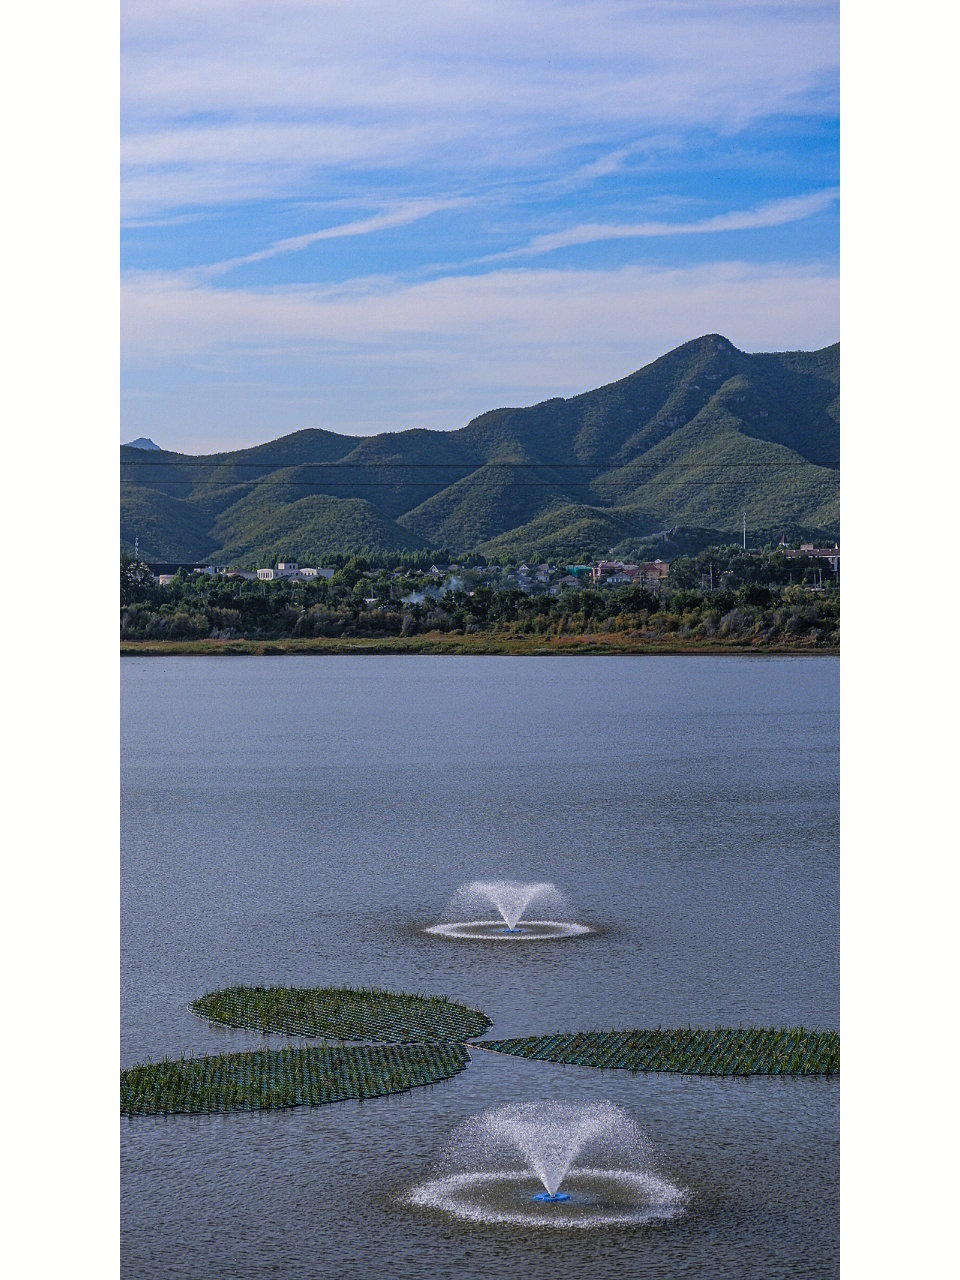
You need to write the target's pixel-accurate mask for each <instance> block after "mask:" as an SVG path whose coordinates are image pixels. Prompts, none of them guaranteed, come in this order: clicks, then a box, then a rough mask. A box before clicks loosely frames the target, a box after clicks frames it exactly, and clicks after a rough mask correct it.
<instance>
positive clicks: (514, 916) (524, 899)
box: [425, 880, 591, 942]
mask: <svg viewBox="0 0 960 1280" xmlns="http://www.w3.org/2000/svg"><path fill="white" fill-rule="evenodd" d="M491 907H492V908H494V909H495V910H496V911H497V913H498V915H499V919H497V918H493V919H491V918H490V917H489V915H487V916H483V917H481V918H478V919H473V918H469V919H463V918H462V917H463V916H470V917H472V916H473V915H475V914H476V915H479V913H480V912H481V911H484V910H485V911H487V912H489V911H490V909H491ZM528 910H530V911H531V912H533V911H534V910H535V911H536V918H531V917H528V916H526V915H525V912H527V911H528ZM569 914H570V911H569V906H568V904H567V901H566V899H565V898H564V896H563V894H562V893H561V892H560V890H559V889H558V888H557V886H556V885H555V884H552V883H550V882H545V881H539V882H535V881H521V880H473V881H471V882H470V883H469V884H465V885H461V887H460V888H459V889H458V890H457V892H456V894H455V896H454V898H453V900H452V902H451V903H450V905H449V906H448V907H447V910H446V912H445V917H444V919H443V920H441V921H440V922H439V923H438V924H433V925H430V926H429V927H428V928H427V929H426V930H425V932H427V933H432V934H438V935H439V936H440V937H443V938H464V939H468V940H472V941H484V942H490V941H497V940H500V939H508V940H510V941H530V942H532V941H540V940H544V939H549V938H574V937H578V936H580V935H582V934H585V933H590V932H591V930H590V928H589V927H588V926H587V925H584V924H577V923H575V922H574V921H573V920H570V919H568V918H567V917H568V916H569ZM545 916H549V918H548V919H547V918H544V917H545Z"/></svg>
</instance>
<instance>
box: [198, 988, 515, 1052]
mask: <svg viewBox="0 0 960 1280" xmlns="http://www.w3.org/2000/svg"><path fill="white" fill-rule="evenodd" d="M190 1008H191V1009H192V1010H193V1011H194V1013H198V1014H200V1015H201V1016H202V1017H205V1018H209V1019H210V1020H211V1021H213V1022H220V1023H224V1024H225V1025H226V1026H229V1027H245V1028H247V1029H249V1030H251V1031H260V1032H263V1033H267V1032H277V1033H279V1034H281V1035H297V1036H331V1037H334V1038H336V1039H338V1040H385V1041H407V1040H437V1041H445V1040H465V1039H468V1038H469V1037H470V1036H478V1035H481V1034H482V1033H483V1032H484V1031H486V1030H487V1028H488V1027H489V1026H490V1025H491V1024H490V1019H489V1018H487V1017H486V1016H485V1015H484V1014H482V1013H480V1012H478V1011H477V1010H476V1009H468V1008H466V1006H465V1005H462V1004H455V1003H454V1002H453V1001H452V1000H446V999H444V998H443V997H442V996H419V995H405V994H403V993H401V992H396V991H381V990H377V989H374V988H361V989H355V988H349V987H227V988H225V989H224V990H223V991H211V992H208V993H207V994H206V995H203V996H201V997H200V998H199V999H198V1000H194V1001H193V1003H192V1004H191V1006H190Z"/></svg>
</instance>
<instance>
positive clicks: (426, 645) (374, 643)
mask: <svg viewBox="0 0 960 1280" xmlns="http://www.w3.org/2000/svg"><path fill="white" fill-rule="evenodd" d="M839 652H840V651H839V649H838V648H836V647H834V646H824V645H817V644H809V645H805V644H796V643H793V644H786V643H780V642H773V643H767V642H762V641H758V642H757V643H752V644H750V643H740V644H734V643H731V642H729V641H723V640H713V639H710V640H707V639H693V638H690V639H686V638H681V637H676V638H672V639H669V640H666V639H662V638H659V639H656V640H653V639H645V638H644V637H642V636H634V635H627V634H623V633H618V632H611V633H607V634H601V635H597V634H593V635H563V636H538V635H529V636H527V635H497V634H495V633H494V634H479V635H451V634H449V633H447V634H441V633H439V632H429V633H428V634H426V635H420V636H384V637H380V638H369V637H365V636H350V637H341V638H339V639H330V638H327V637H322V636H321V637H311V638H298V637H291V638H284V639H278V640H121V642H120V653H121V655H124V656H128V657H134V656H139V657H146V656H152V657H176V656H181V655H191V656H199V655H203V654H216V655H220V656H221V657H222V656H226V655H250V654H256V655H269V654H274V655H276V654H303V653H306V654H348V653H373V654H387V653H412V654H452V655H458V654H459V655H464V654H473V655H483V654H493V655H512V656H516V657H543V656H546V655H553V654H560V655H564V654H567V655H573V656H576V655H580V654H591V653H592V654H599V655H611V654H625V655H630V654H744V653H757V654H772V653H779V654H798V653H812V654H828V655H831V654H832V655H836V654H838V653H839Z"/></svg>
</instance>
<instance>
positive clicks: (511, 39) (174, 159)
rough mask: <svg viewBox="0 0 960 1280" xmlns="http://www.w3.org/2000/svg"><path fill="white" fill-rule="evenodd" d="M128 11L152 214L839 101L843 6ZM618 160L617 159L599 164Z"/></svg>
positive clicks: (365, 1)
mask: <svg viewBox="0 0 960 1280" xmlns="http://www.w3.org/2000/svg"><path fill="white" fill-rule="evenodd" d="M124 9H125V22H124V52H123V60H122V70H123V77H124V134H125V142H124V159H125V165H126V166H127V177H126V179H125V192H126V196H127V199H128V200H129V202H130V204H131V206H133V208H134V211H135V212H140V213H144V212H148V211H149V210H150V209H151V208H153V207H166V206H168V205H170V204H176V203H178V202H181V203H185V204H186V203H191V202H204V201H205V200H217V199H244V198H257V197H259V196H261V195H262V194H264V192H265V191H266V192H267V193H268V194H278V195H284V194H288V193H290V192H291V191H294V190H297V189H298V188H299V187H302V185H303V183H304V180H305V178H306V177H307V176H309V175H313V174H316V173H317V172H318V171H319V170H322V169H323V167H324V166H328V165H338V166H343V167H346V168H347V169H349V168H351V167H354V166H360V167H363V166H369V165H375V164H382V165H386V166H394V167H397V166H403V165H405V164H409V163H411V162H420V161H423V162H425V163H430V164H432V165H433V166H435V167H438V168H442V169H443V170H444V172H447V173H451V172H462V173H468V172H470V171H471V170H475V168H476V166H477V165H484V164H502V165H504V166H505V167H510V165H511V158H513V164H514V168H515V169H516V170H517V171H519V169H520V167H521V166H522V165H523V164H525V163H531V162H535V161H536V159H537V157H548V156H551V155H556V154H559V153H562V152H564V151H565V150H567V149H570V148H576V147H580V146H582V145H584V144H589V143H590V141H591V140H596V139H597V138H599V137H601V136H603V135H604V133H605V132H610V131H613V132H616V133H619V134H620V137H619V138H616V139H613V138H611V140H610V141H611V144H612V145H610V147H609V153H608V154H609V155H611V156H615V154H616V148H617V145H618V144H619V145H621V146H622V145H623V139H624V138H625V137H627V138H635V139H636V138H643V137H644V136H649V135H651V134H662V133H663V132H664V130H674V129H700V128H709V129H713V130H719V131H724V132H729V131H731V130H737V129H740V128H742V127H744V126H745V125H747V124H749V123H750V122H751V121H756V120H759V119H762V118H764V117H769V116H772V115H776V114H778V113H784V112H792V113H803V114H804V115H806V116H808V117H811V116H816V115H818V114H822V113H825V112H832V111H834V110H835V107H836V101H837V89H836V64H837V34H836V28H837V22H836V6H835V4H833V3H824V4H818V3H804V2H800V3H785V2H784V0H754V2H753V3H749V4H747V3H744V4H741V3H736V2H731V0H696V2H695V3H686V2H685V0H670V2H663V3H643V2H640V3H627V4H624V3H622V0H572V2H571V0H524V3H523V4H513V5H508V4H504V3H503V2H502V0H419V3H418V4H417V6H416V7H415V13H413V12H411V8H410V6H405V5H399V4H397V3H396V0H356V2H355V3H349V4H346V3H340V0H245V3H243V4H240V5H238V4H236V3H235V2H233V0H231V2H228V0H204V4H202V5H200V6H198V5H197V4H196V3H195V2H194V0H191V2H190V3H183V0H165V3H163V4H156V3H154V2H153V0H150V2H149V3H144V4H141V3H136V2H135V0H125V5H124ZM581 159H582V158H581ZM577 163H580V161H578V162H577ZM609 163H614V164H615V163H616V160H615V159H613V160H611V161H608V164H609ZM573 167H574V168H576V167H577V165H576V164H574V165H573ZM609 171H610V170H609V169H608V168H607V169H605V168H604V167H603V164H602V162H601V165H600V168H599V169H598V173H599V174H602V173H603V172H609Z"/></svg>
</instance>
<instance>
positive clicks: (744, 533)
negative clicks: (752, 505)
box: [743, 512, 747, 551]
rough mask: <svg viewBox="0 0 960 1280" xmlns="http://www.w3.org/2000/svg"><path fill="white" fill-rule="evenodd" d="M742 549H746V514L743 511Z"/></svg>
mask: <svg viewBox="0 0 960 1280" xmlns="http://www.w3.org/2000/svg"><path fill="white" fill-rule="evenodd" d="M743 549H744V551H746V549H747V514H746V512H744V514H743Z"/></svg>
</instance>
